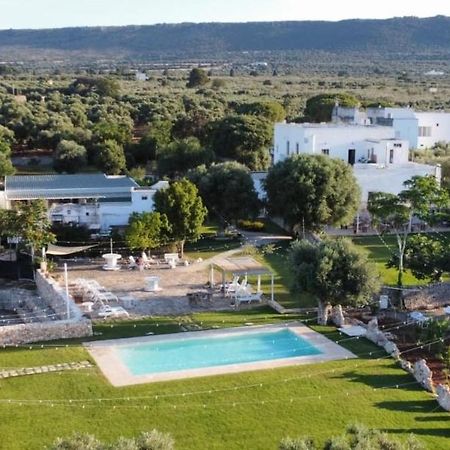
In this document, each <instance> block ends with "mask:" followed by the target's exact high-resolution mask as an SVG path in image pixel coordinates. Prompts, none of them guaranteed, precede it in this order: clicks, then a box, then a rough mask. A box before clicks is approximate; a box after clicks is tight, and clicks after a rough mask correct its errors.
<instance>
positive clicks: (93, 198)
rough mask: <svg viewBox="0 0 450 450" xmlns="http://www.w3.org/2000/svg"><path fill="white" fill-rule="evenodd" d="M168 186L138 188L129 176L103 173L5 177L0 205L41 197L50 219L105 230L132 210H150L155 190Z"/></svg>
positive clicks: (121, 223) (124, 219) (119, 223)
mask: <svg viewBox="0 0 450 450" xmlns="http://www.w3.org/2000/svg"><path fill="white" fill-rule="evenodd" d="M167 185H168V183H167V182H166V181H161V182H158V183H156V184H155V185H153V186H150V187H140V186H139V185H138V184H137V183H136V182H135V181H134V180H133V179H132V178H130V177H127V176H108V175H104V174H76V175H30V176H29V175H23V176H20V175H18V176H7V177H5V190H4V191H3V192H0V207H3V208H7V209H8V208H11V207H12V205H13V204H14V203H15V202H22V201H29V200H35V199H44V200H45V201H46V202H47V205H48V214H49V218H50V220H51V221H52V222H54V223H65V224H75V225H85V226H87V227H89V228H90V229H91V230H93V232H94V231H108V230H109V229H110V228H111V227H114V226H124V225H126V224H127V223H128V219H129V217H130V215H131V214H132V213H134V212H138V213H140V212H144V211H152V210H153V206H154V204H153V197H154V195H155V193H156V192H157V191H158V190H160V189H164V188H165V187H167Z"/></svg>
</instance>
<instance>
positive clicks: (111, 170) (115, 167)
mask: <svg viewBox="0 0 450 450" xmlns="http://www.w3.org/2000/svg"><path fill="white" fill-rule="evenodd" d="M95 163H96V164H95V165H96V167H97V168H98V169H99V170H102V171H103V172H105V173H107V174H109V175H118V174H120V173H123V172H124V171H125V169H126V160H125V153H124V151H123V147H122V146H121V145H120V144H118V143H117V142H116V141H113V140H107V141H105V142H104V143H103V144H100V145H98V146H97V147H96V154H95Z"/></svg>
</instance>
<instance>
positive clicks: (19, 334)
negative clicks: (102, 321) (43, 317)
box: [0, 319, 92, 345]
mask: <svg viewBox="0 0 450 450" xmlns="http://www.w3.org/2000/svg"><path fill="white" fill-rule="evenodd" d="M86 336H92V324H91V321H90V320H85V319H83V320H77V321H68V320H61V321H57V322H45V323H26V324H18V325H10V326H6V327H0V345H21V344H30V343H32V342H38V341H52V340H55V339H69V338H80V337H86Z"/></svg>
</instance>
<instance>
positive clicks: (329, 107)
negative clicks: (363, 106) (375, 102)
mask: <svg viewBox="0 0 450 450" xmlns="http://www.w3.org/2000/svg"><path fill="white" fill-rule="evenodd" d="M336 102H337V103H339V105H340V106H345V107H353V106H358V105H359V104H360V102H359V100H358V99H357V98H356V97H354V96H353V95H350V94H346V93H333V94H319V95H316V96H314V97H311V98H309V99H308V100H307V101H306V107H305V112H304V116H305V118H306V119H307V120H308V121H310V122H329V121H330V120H331V113H332V112H333V108H334V105H335V104H336Z"/></svg>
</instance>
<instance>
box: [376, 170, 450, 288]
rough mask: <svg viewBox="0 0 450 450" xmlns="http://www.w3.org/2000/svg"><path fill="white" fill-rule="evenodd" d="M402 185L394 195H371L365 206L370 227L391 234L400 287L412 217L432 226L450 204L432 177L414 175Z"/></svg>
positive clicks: (382, 193)
mask: <svg viewBox="0 0 450 450" xmlns="http://www.w3.org/2000/svg"><path fill="white" fill-rule="evenodd" d="M404 186H405V187H406V189H405V190H403V191H402V192H400V194H398V195H394V194H390V193H385V192H372V193H371V194H370V196H369V199H368V204H367V209H368V211H369V213H370V214H371V216H372V223H373V225H374V226H375V227H376V228H378V229H379V230H380V231H392V232H394V233H395V236H396V240H397V250H396V253H395V255H394V259H395V261H396V262H397V264H398V266H397V269H398V278H397V284H398V286H402V284H403V272H404V256H405V251H406V246H407V243H408V237H409V234H410V232H411V231H412V229H411V224H412V220H413V217H417V218H418V219H420V220H422V221H424V222H425V223H428V224H433V223H434V222H435V221H436V220H439V218H441V217H442V210H443V209H446V208H447V207H448V204H449V202H450V199H449V194H448V192H447V191H446V190H445V189H443V188H441V187H440V186H439V183H438V182H437V180H436V178H434V177H432V176H425V177H421V176H415V177H413V178H411V179H410V180H407V181H405V183H404ZM391 262H392V261H391Z"/></svg>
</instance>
